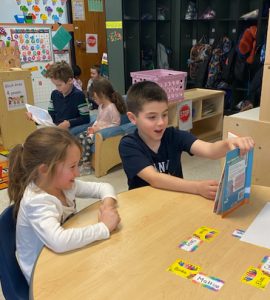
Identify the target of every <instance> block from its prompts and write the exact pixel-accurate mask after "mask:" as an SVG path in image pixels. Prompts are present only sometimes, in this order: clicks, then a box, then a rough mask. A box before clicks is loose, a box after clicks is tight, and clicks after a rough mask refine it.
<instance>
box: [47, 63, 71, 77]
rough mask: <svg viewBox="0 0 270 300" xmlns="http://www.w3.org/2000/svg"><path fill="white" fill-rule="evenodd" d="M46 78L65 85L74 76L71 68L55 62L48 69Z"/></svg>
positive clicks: (66, 64)
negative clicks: (62, 82)
mask: <svg viewBox="0 0 270 300" xmlns="http://www.w3.org/2000/svg"><path fill="white" fill-rule="evenodd" d="M46 77H48V78H51V79H56V80H61V81H64V82H65V83H67V82H68V80H69V79H72V78H74V74H73V71H72V68H71V66H70V65H69V64H68V63H67V62H65V61H63V60H62V61H61V62H56V63H54V64H52V65H51V66H50V67H49V69H48V71H47V73H46Z"/></svg>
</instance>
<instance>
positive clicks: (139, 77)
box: [130, 69, 187, 102]
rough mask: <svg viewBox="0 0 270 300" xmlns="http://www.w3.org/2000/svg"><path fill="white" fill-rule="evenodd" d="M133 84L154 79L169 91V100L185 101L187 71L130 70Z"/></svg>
mask: <svg viewBox="0 0 270 300" xmlns="http://www.w3.org/2000/svg"><path fill="white" fill-rule="evenodd" d="M130 76H131V77H132V84H133V83H136V82H139V81H145V80H149V81H154V82H156V83H157V84H158V85H159V86H161V87H162V88H163V89H164V90H165V92H166V93H167V96H168V100H169V101H177V102H178V101H183V100H184V89H185V87H186V78H187V73H186V72H181V71H173V70H165V69H155V70H147V71H138V72H130Z"/></svg>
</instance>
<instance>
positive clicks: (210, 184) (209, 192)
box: [197, 180, 218, 200]
mask: <svg viewBox="0 0 270 300" xmlns="http://www.w3.org/2000/svg"><path fill="white" fill-rule="evenodd" d="M217 189H218V182H217V181H216V180H201V181H197V194H199V195H201V196H203V197H205V198H207V199H211V200H214V199H215V197H216V193H217Z"/></svg>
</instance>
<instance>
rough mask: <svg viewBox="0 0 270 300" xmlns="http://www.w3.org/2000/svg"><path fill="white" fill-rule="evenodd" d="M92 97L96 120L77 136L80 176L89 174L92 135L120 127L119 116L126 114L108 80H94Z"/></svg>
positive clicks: (121, 102) (121, 99)
mask: <svg viewBox="0 0 270 300" xmlns="http://www.w3.org/2000/svg"><path fill="white" fill-rule="evenodd" d="M92 90H93V97H94V99H95V101H96V102H97V103H98V105H99V106H98V114H97V119H96V121H95V122H94V124H93V125H92V126H91V127H88V129H87V131H85V132H83V133H81V134H80V135H79V139H80V141H81V145H82V148H83V152H82V170H81V175H87V174H90V173H91V164H90V157H91V151H90V147H91V145H92V144H93V143H94V141H93V135H94V133H96V132H97V131H99V130H101V129H104V128H108V127H114V126H119V125H120V121H121V118H120V114H124V113H126V106H125V103H124V100H123V98H122V96H121V95H120V94H119V93H117V92H116V91H115V90H114V89H113V86H112V85H111V83H110V82H109V80H107V79H105V78H100V79H96V80H94V81H93V83H92Z"/></svg>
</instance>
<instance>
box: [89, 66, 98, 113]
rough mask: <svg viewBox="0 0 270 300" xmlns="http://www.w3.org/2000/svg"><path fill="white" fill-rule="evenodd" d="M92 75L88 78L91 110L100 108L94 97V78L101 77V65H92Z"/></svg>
mask: <svg viewBox="0 0 270 300" xmlns="http://www.w3.org/2000/svg"><path fill="white" fill-rule="evenodd" d="M90 75H91V78H90V79H89V80H88V83H87V98H88V103H89V105H90V107H91V110H94V109H98V104H97V103H96V102H95V100H94V99H93V87H92V84H93V80H95V79H99V78H101V74H100V66H99V65H94V66H93V67H91V68H90Z"/></svg>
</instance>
